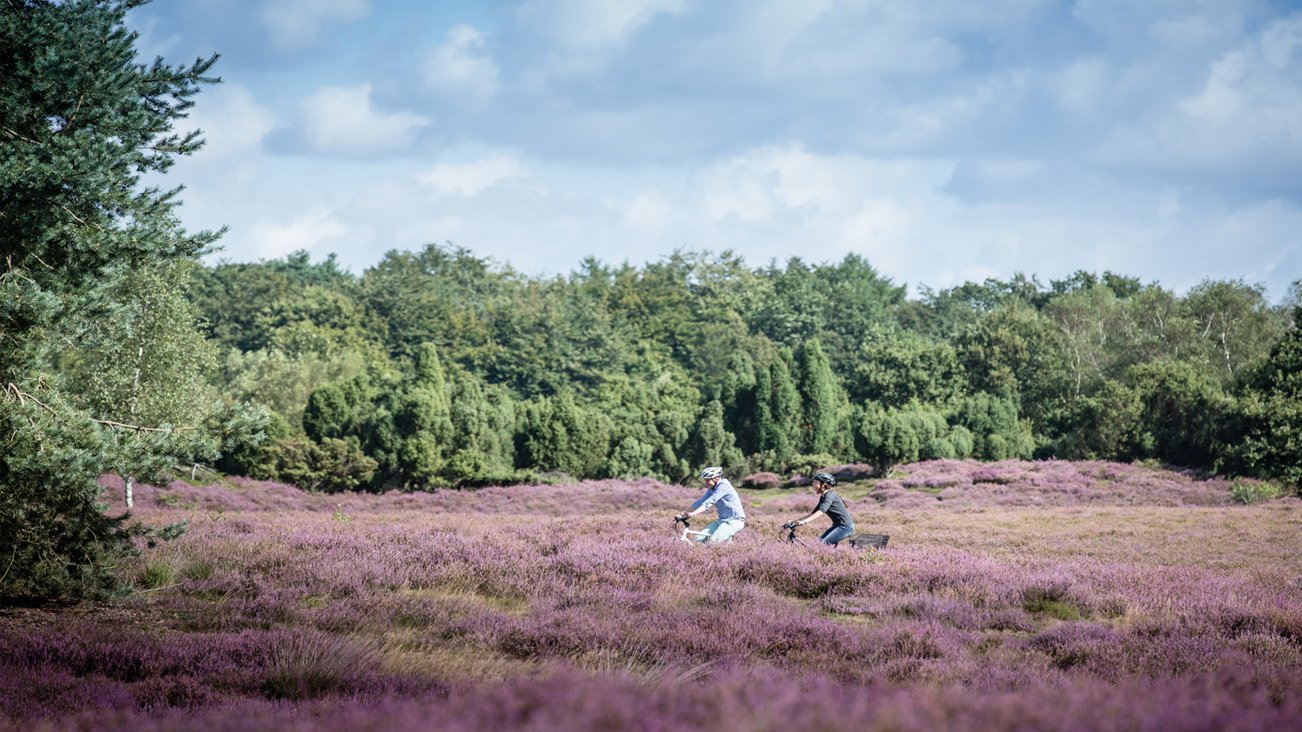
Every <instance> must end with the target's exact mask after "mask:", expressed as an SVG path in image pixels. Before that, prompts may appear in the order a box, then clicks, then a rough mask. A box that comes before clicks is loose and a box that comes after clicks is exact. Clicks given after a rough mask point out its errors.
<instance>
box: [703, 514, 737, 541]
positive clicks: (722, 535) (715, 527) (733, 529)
mask: <svg viewBox="0 0 1302 732" xmlns="http://www.w3.org/2000/svg"><path fill="white" fill-rule="evenodd" d="M744 528H746V521H745V520H744V519H727V520H724V521H720V520H719V519H715V520H714V521H711V522H710V524H709V525H708V526H706V527H705V533H706V534H708V536H698V537H697V538H696V540H697V541H699V542H701V543H703V544H720V543H722V542H725V541H727V540H729V539H731V538H732V537H734V536H736V535H737V532H738V531H741V530H742V529H744Z"/></svg>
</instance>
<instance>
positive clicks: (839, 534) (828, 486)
mask: <svg viewBox="0 0 1302 732" xmlns="http://www.w3.org/2000/svg"><path fill="white" fill-rule="evenodd" d="M834 485H836V476H834V475H832V474H831V473H819V474H817V475H815V476H814V493H816V494H817V495H818V505H817V506H815V507H814V510H813V511H810V512H809V515H807V516H804V517H803V518H798V519H796V520H795V521H791V522H789V523H787V524H786V526H785V527H784V528H794V527H796V526H804V525H805V524H807V523H809V521H810V519H812V518H814V517H815V516H817V515H818V514H820V513H821V514H825V515H826V516H827V517H828V518H830V519H832V527H831V528H829V529H828V530H827V531H824V532H823V535H822V536H820V537H818V540H819V541H821V542H823V543H824V544H827V545H829V546H836V545H837V544H839V543H840V542H841V541H842V540H844V539H847V538H849V537H851V536H854V519H852V518H850V512H849V511H848V510H846V507H845V502H844V501H842V500H841V497H840V496H838V495H837V494H836V492H835V491H833V490H832V486H834Z"/></svg>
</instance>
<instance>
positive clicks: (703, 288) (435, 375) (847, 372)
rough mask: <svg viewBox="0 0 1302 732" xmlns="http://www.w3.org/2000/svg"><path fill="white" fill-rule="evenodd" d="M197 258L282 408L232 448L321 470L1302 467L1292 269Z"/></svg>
mask: <svg viewBox="0 0 1302 732" xmlns="http://www.w3.org/2000/svg"><path fill="white" fill-rule="evenodd" d="M191 279H192V282H191V284H190V287H191V290H190V296H189V300H190V301H191V302H192V303H193V304H194V307H195V309H196V312H195V313H194V315H195V317H196V318H197V319H198V321H199V322H200V323H201V325H202V327H203V328H204V329H206V332H207V335H208V342H207V344H206V347H208V348H211V349H212V350H213V354H212V360H213V361H214V362H215V368H214V369H213V370H212V372H211V373H212V377H211V386H212V387H213V388H215V389H216V390H217V391H218V392H220V393H221V394H223V395H226V397H227V398H229V399H234V400H246V401H248V402H251V403H254V404H261V405H265V407H266V408H267V409H268V410H269V411H270V413H271V421H270V426H269V428H268V430H267V435H268V439H267V440H266V441H264V442H263V443H261V444H260V445H259V446H257V447H248V448H244V449H240V450H228V451H227V452H226V454H224V455H223V457H222V459H221V462H220V467H221V469H223V470H225V471H228V472H238V473H244V474H250V475H254V476H258V477H263V478H272V479H279V480H286V481H291V482H294V483H296V484H299V485H303V486H308V487H311V488H316V489H321V490H337V489H363V490H376V489H388V488H394V487H409V488H412V487H414V488H425V487H440V486H466V485H478V484H486V483H505V482H518V481H525V480H537V479H539V478H540V477H543V478H545V477H546V476H547V475H548V474H560V475H563V476H566V477H571V478H598V477H634V476H644V475H653V476H657V477H660V478H662V479H666V480H673V481H678V480H683V479H684V478H686V477H688V476H690V475H691V474H692V472H693V470H695V469H696V468H698V467H699V466H701V465H705V464H722V465H724V466H725V467H727V468H728V469H729V470H730V472H732V473H733V474H742V475H744V474H746V473H749V472H753V471H761V470H763V471H776V472H790V471H795V472H798V471H801V470H808V469H809V468H810V467H819V466H824V465H833V464H838V463H846V462H866V463H869V464H871V465H872V466H873V467H874V468H876V469H877V470H879V471H880V470H885V469H887V468H889V467H890V466H891V465H893V464H897V463H906V462H912V461H916V460H925V459H931V458H969V457H971V458H976V459H979V460H1000V459H1004V458H1032V457H1035V458H1045V457H1058V458H1065V459H1108V460H1123V461H1132V460H1152V461H1160V462H1162V463H1167V464H1174V465H1178V466H1183V467H1190V468H1199V469H1205V470H1208V471H1215V472H1221V473H1229V474H1251V475H1257V476H1264V477H1274V478H1283V479H1286V480H1290V481H1297V480H1298V478H1299V477H1300V476H1299V467H1298V466H1299V465H1302V453H1299V449H1300V448H1302V434H1300V433H1299V429H1300V428H1302V420H1299V415H1300V414H1302V413H1300V412H1299V409H1300V407H1299V402H1298V396H1299V386H1300V384H1299V378H1302V377H1300V376H1299V373H1302V342H1300V341H1299V335H1298V332H1297V330H1296V325H1295V323H1294V321H1295V320H1296V313H1295V311H1294V308H1295V307H1296V306H1297V304H1298V287H1297V286H1295V287H1294V288H1293V291H1292V292H1291V293H1290V296H1289V299H1288V301H1287V302H1285V303H1281V304H1279V305H1273V304H1272V303H1270V302H1269V301H1268V300H1267V298H1266V296H1265V293H1264V291H1263V289H1262V288H1261V287H1257V286H1252V285H1249V284H1245V283H1243V282H1241V281H1228V280H1207V281H1204V282H1202V283H1201V284H1199V285H1197V286H1196V287H1193V288H1192V289H1191V290H1190V291H1188V292H1187V293H1184V294H1183V295H1181V294H1178V293H1175V292H1172V291H1170V290H1168V289H1164V288H1163V287H1161V286H1159V285H1157V284H1146V283H1143V282H1141V281H1139V280H1138V279H1135V278H1132V277H1127V276H1123V275H1118V274H1114V273H1111V272H1105V273H1103V274H1101V275H1098V274H1092V273H1087V272H1077V273H1076V274H1074V275H1072V276H1071V277H1068V278H1066V279H1064V280H1053V281H1050V282H1049V283H1048V284H1047V285H1044V284H1041V283H1040V282H1039V281H1038V280H1037V279H1036V278H1034V277H1027V276H1022V275H1019V276H1016V277H1013V278H1012V279H1010V280H1008V281H1000V280H994V279H991V280H987V281H985V282H982V283H967V284H964V285H962V286H959V287H955V288H951V289H946V290H940V291H934V290H930V289H926V288H923V289H922V290H921V292H920V294H919V295H918V296H917V297H914V298H910V297H908V296H907V293H906V288H905V286H903V285H900V284H896V283H894V282H892V281H891V280H890V279H889V278H887V277H884V276H882V275H881V274H880V273H878V272H877V271H876V270H875V269H874V268H873V267H872V265H871V263H869V262H868V261H866V260H864V259H863V258H862V257H859V256H857V255H853V254H852V255H849V256H847V257H846V258H845V259H843V260H842V261H840V262H837V263H817V264H810V263H806V262H803V261H801V260H799V259H795V258H793V259H790V260H788V261H787V262H786V263H784V264H783V263H778V262H770V263H769V264H767V265H765V266H762V267H752V266H750V265H748V264H747V263H746V262H745V261H744V260H743V259H742V258H741V257H739V256H736V255H734V254H732V253H730V252H724V253H722V254H713V253H709V252H704V253H703V252H692V251H678V252H675V253H674V254H672V255H670V256H666V257H664V258H663V259H661V260H660V261H658V262H655V263H649V264H645V265H642V266H635V265H631V264H628V263H624V264H620V265H611V264H608V263H605V262H602V261H600V260H597V259H595V258H589V259H587V260H585V261H583V262H582V263H580V264H579V266H578V267H577V269H575V270H574V271H572V272H571V273H570V274H568V275H567V276H557V277H530V276H525V275H523V274H521V273H519V272H517V271H515V270H513V269H512V268H511V267H510V266H509V265H505V264H500V263H496V262H494V261H492V260H489V259H486V258H482V257H477V256H475V255H474V254H473V252H471V251H468V250H466V249H463V248H458V247H454V246H451V245H435V244H431V245H428V246H426V247H424V248H423V249H421V250H419V251H414V252H413V251H391V252H389V253H388V254H387V255H385V256H384V258H383V259H382V260H381V261H380V262H379V263H378V264H376V265H375V266H373V267H371V268H369V269H367V270H366V271H364V272H362V273H361V274H360V275H353V274H350V273H348V272H346V271H343V270H342V269H341V268H339V267H338V266H337V264H336V262H335V260H334V258H333V257H327V258H325V259H324V260H321V261H318V262H312V261H311V259H310V257H309V256H308V254H307V253H304V252H299V253H295V254H292V255H290V256H288V257H286V258H284V259H281V260H274V261H264V262H259V263H222V264H217V265H215V266H210V267H205V266H196V267H194V268H193V272H192V273H191Z"/></svg>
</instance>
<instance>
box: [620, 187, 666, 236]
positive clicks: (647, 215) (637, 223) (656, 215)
mask: <svg viewBox="0 0 1302 732" xmlns="http://www.w3.org/2000/svg"><path fill="white" fill-rule="evenodd" d="M674 216H675V205H674V202H673V201H670V200H669V199H667V198H666V197H665V196H664V195H662V194H661V193H660V192H658V191H643V192H641V193H639V194H637V195H636V196H634V197H633V200H632V201H629V203H628V204H627V205H626V206H625V207H624V224H625V225H626V226H628V227H629V228H630V229H632V230H633V231H636V232H638V233H641V234H650V235H657V234H660V233H662V232H664V231H666V230H667V229H668V228H669V226H670V225H671V223H672V222H673V219H674Z"/></svg>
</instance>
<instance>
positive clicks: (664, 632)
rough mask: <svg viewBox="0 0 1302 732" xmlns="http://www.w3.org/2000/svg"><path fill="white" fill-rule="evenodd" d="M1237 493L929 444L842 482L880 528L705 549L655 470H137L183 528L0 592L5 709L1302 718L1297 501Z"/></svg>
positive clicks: (1072, 722) (806, 724) (1283, 723)
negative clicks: (64, 598) (360, 485)
mask: <svg viewBox="0 0 1302 732" xmlns="http://www.w3.org/2000/svg"><path fill="white" fill-rule="evenodd" d="M851 472H853V471H851ZM735 482H737V483H738V484H739V485H740V484H741V482H742V481H741V476H738V477H737V479H736V480H735ZM102 483H103V485H104V486H105V489H106V494H105V496H106V500H109V501H110V502H111V504H112V505H111V508H110V510H112V511H121V510H122V507H121V481H120V480H117V479H115V478H105V479H104V480H103V481H102ZM771 483H772V481H766V480H760V481H756V484H766V485H767V484H771ZM1232 489H1233V485H1232V484H1231V483H1230V482H1228V481H1225V480H1220V479H1206V478H1204V477H1202V476H1198V475H1194V474H1188V473H1182V472H1178V471H1172V470H1165V469H1159V468H1154V467H1145V466H1140V465H1123V464H1116V463H1102V462H1097V463H1090V462H1075V463H1072V462H1061V461H1046V462H1023V461H1008V462H1002V463H993V464H990V463H986V464H982V463H976V462H957V461H936V462H929V463H921V464H916V465H909V466H904V467H902V468H899V469H897V470H896V471H895V472H894V473H892V475H891V476H890V477H888V478H886V479H882V480H867V479H863V480H856V481H854V482H850V483H848V484H845V485H843V486H842V489H841V493H842V496H843V497H844V498H845V499H846V503H847V505H848V506H849V508H850V510H851V512H852V513H853V514H854V516H855V519H856V522H857V524H858V528H859V530H860V531H864V532H871V533H884V534H889V535H890V537H891V539H890V544H889V546H888V548H887V549H885V550H883V551H876V550H872V549H864V550H854V549H850V548H848V547H843V548H840V549H829V548H824V547H821V546H816V545H814V541H813V540H814V539H815V537H816V536H817V535H818V533H819V532H820V531H821V530H822V528H824V527H825V526H826V522H825V521H824V522H822V523H819V522H817V521H816V522H814V523H813V524H812V525H811V526H809V527H806V528H805V529H804V530H803V535H804V538H805V540H806V542H807V543H808V544H809V545H806V546H801V545H792V544H786V543H783V542H781V541H779V539H778V530H779V526H780V525H781V524H782V522H784V521H787V520H790V519H793V518H797V517H799V516H801V515H803V514H804V513H806V512H808V510H809V509H810V508H811V507H812V506H813V504H814V498H813V497H812V495H811V494H810V493H809V491H808V489H807V488H801V487H796V488H790V489H783V488H777V487H768V488H764V489H755V490H749V489H743V490H742V498H743V502H744V503H745V504H746V508H747V511H748V514H749V521H748V525H747V528H746V530H744V531H743V532H742V533H741V534H740V535H739V536H738V538H737V539H736V540H735V541H734V542H733V543H732V544H730V545H725V546H715V547H704V546H689V545H687V544H684V543H681V542H678V541H676V540H675V537H674V536H673V535H672V526H671V517H672V515H673V514H674V513H676V512H678V511H680V510H683V509H684V508H685V507H686V506H687V505H688V504H689V503H690V502H691V501H692V500H693V499H694V498H695V497H696V496H698V495H699V491H697V490H695V489H693V488H684V487H681V486H672V485H665V484H662V483H658V482H655V481H651V480H643V481H601V482H588V483H582V484H578V485H569V486H514V487H507V488H487V489H483V490H478V491H473V492H471V491H439V492H435V493H390V494H385V495H353V494H342V495H341V494H335V495H325V494H310V493H304V492H301V491H299V490H296V489H294V488H292V487H288V486H284V485H278V484H272V483H262V482H257V481H251V480H243V479H233V480H230V481H225V482H223V483H222V484H220V485H209V486H192V485H189V484H186V483H182V482H177V483H174V484H172V485H170V486H167V487H151V486H140V487H138V489H137V493H136V496H137V505H136V511H135V513H134V515H135V516H136V517H138V518H141V519H143V520H145V521H147V522H149V523H151V524H162V523H170V522H174V521H178V520H182V519H188V520H189V522H190V525H189V531H188V533H187V534H186V535H185V536H183V537H182V538H181V539H179V540H176V541H173V542H167V543H163V544H160V545H159V546H157V547H155V548H152V549H149V548H144V547H142V553H141V555H140V556H139V557H138V558H135V559H133V560H132V563H131V565H130V566H129V567H127V568H125V571H126V573H127V575H128V576H129V577H131V578H132V579H133V581H134V585H135V587H136V591H135V592H134V593H133V594H132V595H130V596H129V597H127V598H126V599H123V600H119V601H116V602H112V603H107V604H80V605H74V606H64V607H5V608H0V729H22V730H85V731H91V730H96V731H98V730H192V729H214V730H399V731H400V730H418V729H419V730H425V729H440V730H487V729H493V730H497V729H526V730H540V731H541V730H588V729H601V730H680V729H714V730H798V729H809V730H983V731H984V730H1040V729H1044V730H1290V729H1293V730H1298V729H1302V691H1300V690H1302V501H1299V499H1297V498H1282V499H1276V500H1270V501H1264V502H1259V503H1253V504H1250V505H1241V504H1239V503H1236V502H1235V501H1233V500H1232Z"/></svg>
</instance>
